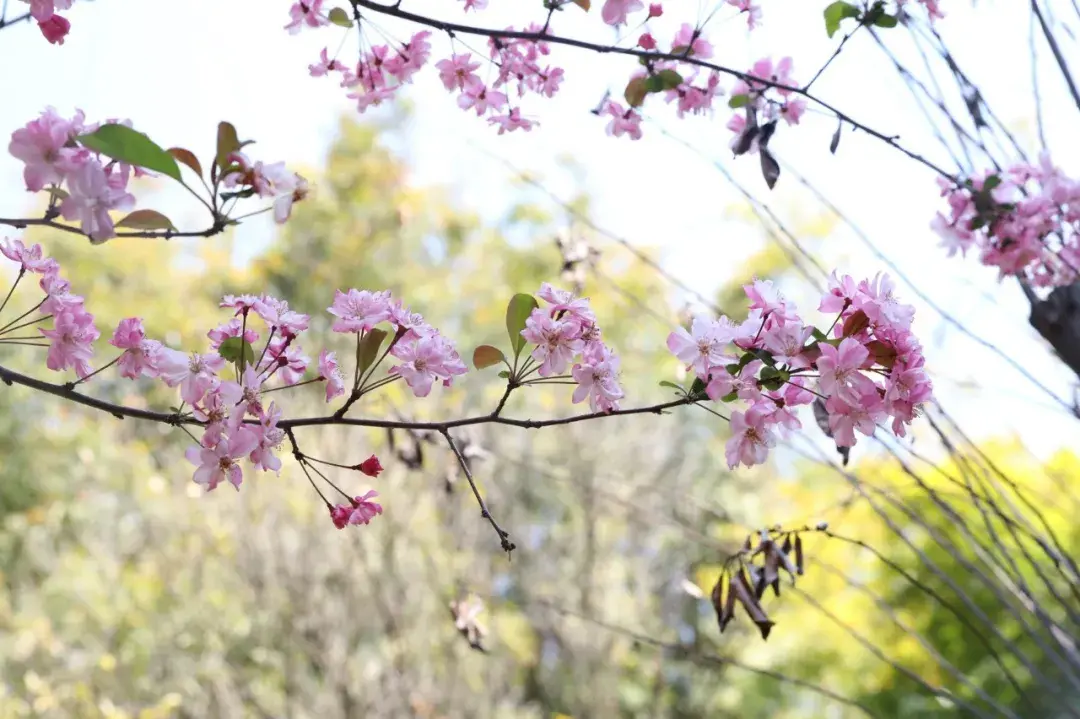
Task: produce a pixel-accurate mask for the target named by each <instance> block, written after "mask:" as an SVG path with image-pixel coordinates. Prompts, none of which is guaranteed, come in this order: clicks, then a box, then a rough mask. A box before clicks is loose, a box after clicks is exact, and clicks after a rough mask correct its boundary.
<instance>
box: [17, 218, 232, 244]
mask: <svg viewBox="0 0 1080 719" xmlns="http://www.w3.org/2000/svg"><path fill="white" fill-rule="evenodd" d="M0 225H7V226H8V227H14V228H15V229H17V230H25V229H26V228H27V227H51V228H52V229H54V230H60V231H61V232H68V233H71V234H73V235H80V236H82V237H86V238H88V239H91V238H90V235H88V234H86V233H85V232H83V231H82V230H80V229H79V228H78V227H72V226H71V225H65V224H63V223H61V222H57V221H56V220H49V219H34V218H5V217H0ZM224 230H225V223H224V222H217V223H215V224H213V225H211V226H210V227H208V228H206V229H205V230H198V231H194V232H178V231H177V230H142V231H135V232H117V233H116V237H139V238H143V239H155V240H171V239H172V238H174V237H213V236H214V235H217V234H220V233H221V232H223V231H224Z"/></svg>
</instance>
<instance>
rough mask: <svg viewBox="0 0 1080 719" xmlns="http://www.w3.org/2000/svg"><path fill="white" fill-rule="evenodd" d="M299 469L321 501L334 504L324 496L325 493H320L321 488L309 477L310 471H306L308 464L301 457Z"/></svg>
mask: <svg viewBox="0 0 1080 719" xmlns="http://www.w3.org/2000/svg"><path fill="white" fill-rule="evenodd" d="M300 469H302V470H304V476H305V477H307V481H308V482H310V483H311V488H312V489H314V490H315V491H316V492H317V493H318V494H319V497H320V498H322V501H323V502H325V503H326V506H327V507H333V506H334V505H333V504H332V503H331V502H330V500H329V499H327V498H326V495H325V494H323V493H322V490H321V489H319V486H318V485H317V484H315V480H314V479H312V478H311V473H310V472H308V465H307V463H306V462H304V460H302V459H301V460H300Z"/></svg>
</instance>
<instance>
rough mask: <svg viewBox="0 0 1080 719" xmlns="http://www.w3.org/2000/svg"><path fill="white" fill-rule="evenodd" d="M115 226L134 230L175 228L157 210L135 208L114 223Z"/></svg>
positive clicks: (170, 221)
mask: <svg viewBox="0 0 1080 719" xmlns="http://www.w3.org/2000/svg"><path fill="white" fill-rule="evenodd" d="M116 226H117V227H130V228H132V229H134V230H175V229H176V227H175V226H174V225H173V223H172V220H170V219H169V218H168V217H166V216H165V215H163V214H161V213H160V212H158V211H157V210H135V211H134V212H132V213H131V214H130V215H128V216H127V217H125V218H124V219H122V220H120V221H119V222H117V223H116Z"/></svg>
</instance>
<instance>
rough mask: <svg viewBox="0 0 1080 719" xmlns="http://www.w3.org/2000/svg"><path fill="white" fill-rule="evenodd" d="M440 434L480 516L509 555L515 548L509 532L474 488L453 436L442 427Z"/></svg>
mask: <svg viewBox="0 0 1080 719" xmlns="http://www.w3.org/2000/svg"><path fill="white" fill-rule="evenodd" d="M442 436H443V437H446V443H447V444H449V445H450V449H452V450H453V451H454V456H455V457H457V460H458V464H459V465H461V471H462V472H464V473H465V479H467V480H469V487H471V488H472V493H473V496H474V497H476V502H477V504H479V505H480V516H481V517H483V518H484V519H486V520H487V521H488V523H489V524H491V528H492V529H494V530H495V533H496V534H497V535H499V543H500V544H501V545H502V550H503V551H504V552H506V553H507V554H508V555H509V554H510V552H513V551H514V549H515V548H516V545H515V544H514V543H513V542H511V541H510V533H509V532H507V531H506V530H504V529H503V528H502V527H500V526H499V523H498V522H496V521H495V518H494V517H492V516H491V511H490V510H489V509H488V508H487V504H485V503H484V498H483V496H482V495H481V494H480V490H479V489H477V488H476V482H475V481H473V476H472V470H470V469H469V463H468V462H466V461H465V457H463V456H462V454H461V450H460V449H458V446H457V443H456V442H454V438H453V437H451V436H450V432H449V431H447V430H445V429H444V430H442Z"/></svg>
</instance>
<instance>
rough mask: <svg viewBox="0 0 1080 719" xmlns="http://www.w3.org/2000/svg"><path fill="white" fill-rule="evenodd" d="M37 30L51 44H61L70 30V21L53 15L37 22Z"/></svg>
mask: <svg viewBox="0 0 1080 719" xmlns="http://www.w3.org/2000/svg"><path fill="white" fill-rule="evenodd" d="M38 30H40V31H41V34H42V36H44V38H45V39H46V40H48V41H49V43H50V44H52V45H63V44H64V38H66V37H67V34H68V32H70V31H71V22H69V21H68V19H67V18H65V17H62V16H60V15H53V16H52V17H51V18H49V19H48V20H46V21H44V22H39V23H38Z"/></svg>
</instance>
